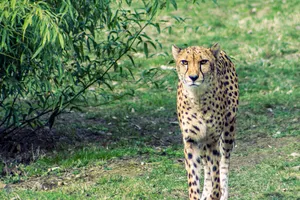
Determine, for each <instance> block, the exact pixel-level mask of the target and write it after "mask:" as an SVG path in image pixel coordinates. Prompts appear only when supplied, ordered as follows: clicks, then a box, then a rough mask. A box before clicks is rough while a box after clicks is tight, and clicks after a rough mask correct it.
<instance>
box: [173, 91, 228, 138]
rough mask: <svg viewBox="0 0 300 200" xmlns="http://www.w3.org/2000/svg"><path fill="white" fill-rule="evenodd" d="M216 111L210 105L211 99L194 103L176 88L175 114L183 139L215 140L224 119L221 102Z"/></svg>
mask: <svg viewBox="0 0 300 200" xmlns="http://www.w3.org/2000/svg"><path fill="white" fill-rule="evenodd" d="M217 103H218V104H220V105H218V108H220V109H218V111H217V110H216V109H215V108H214V106H215V107H216V105H214V106H213V105H211V101H209V100H208V101H202V102H201V103H200V104H194V103H193V101H192V100H191V99H190V98H189V97H188V95H186V94H185V93H184V91H182V88H181V87H179V88H178V96H177V114H178V119H179V123H180V128H181V131H182V134H183V138H184V139H185V140H192V141H200V142H205V143H210V142H212V141H216V140H217V139H218V138H219V136H220V134H221V133H222V131H223V126H224V120H223V112H222V108H223V106H222V105H221V102H214V104H217Z"/></svg>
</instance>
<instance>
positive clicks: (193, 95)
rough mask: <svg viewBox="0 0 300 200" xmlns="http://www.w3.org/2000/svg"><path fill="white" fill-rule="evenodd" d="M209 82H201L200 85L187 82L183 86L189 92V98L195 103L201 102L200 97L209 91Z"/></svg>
mask: <svg viewBox="0 0 300 200" xmlns="http://www.w3.org/2000/svg"><path fill="white" fill-rule="evenodd" d="M207 87H208V86H207V84H206V83H201V84H200V85H192V86H191V85H189V84H187V83H183V88H184V90H185V91H186V93H187V96H188V98H189V99H190V100H191V102H192V103H194V104H199V101H200V97H201V96H203V95H204V93H205V92H206V91H207Z"/></svg>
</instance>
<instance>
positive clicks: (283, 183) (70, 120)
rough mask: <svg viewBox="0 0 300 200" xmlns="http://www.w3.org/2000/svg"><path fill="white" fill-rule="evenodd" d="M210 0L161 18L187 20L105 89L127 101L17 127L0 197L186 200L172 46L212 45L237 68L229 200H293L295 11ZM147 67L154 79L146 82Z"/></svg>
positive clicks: (3, 150) (298, 75)
mask: <svg viewBox="0 0 300 200" xmlns="http://www.w3.org/2000/svg"><path fill="white" fill-rule="evenodd" d="M218 3H219V4H218V5H215V4H214V3H213V2H212V1H205V3H202V2H200V3H199V4H197V5H193V6H191V5H187V4H185V3H184V2H182V3H178V10H177V11H164V12H163V13H160V14H161V15H162V16H163V18H166V19H168V18H170V17H171V16H177V15H178V16H183V17H186V18H188V19H187V21H186V24H174V25H173V29H172V32H171V33H170V34H169V33H162V34H161V35H159V36H157V38H159V39H160V40H162V41H163V46H164V47H163V49H162V50H161V51H158V52H156V54H155V55H154V56H153V57H151V59H146V58H145V57H141V56H140V55H137V54H135V55H133V57H134V58H135V59H136V65H137V69H132V71H133V72H134V74H135V76H136V79H135V80H130V79H127V80H126V82H125V84H121V83H122V82H121V83H119V84H115V85H114V91H121V90H125V89H131V90H134V91H135V95H134V96H128V97H125V98H123V99H121V100H117V101H115V102H113V103H111V104H109V105H104V106H100V107H86V108H84V109H83V111H82V112H78V111H76V112H75V111H72V112H71V111H70V112H66V113H64V114H63V115H61V116H60V117H59V119H58V120H57V122H56V123H55V126H54V127H53V129H52V130H49V129H47V128H45V129H41V130H39V131H37V132H36V133H35V134H32V133H30V132H29V131H28V130H24V131H23V132H20V133H19V134H18V135H16V136H14V137H13V138H10V139H8V140H6V141H2V142H1V143H0V156H1V161H2V162H1V163H0V171H1V172H2V174H1V177H0V188H1V190H0V199H187V194H188V191H187V181H186V174H185V169H184V163H183V158H184V156H183V145H182V141H181V135H180V131H179V127H178V123H177V118H176V113H175V112H176V82H177V77H176V73H175V72H174V71H173V70H172V66H173V65H172V64H169V61H170V60H172V58H171V54H170V51H171V45H172V44H174V43H175V44H176V45H178V46H180V47H182V46H185V44H186V45H188V46H190V45H204V46H207V47H208V46H210V45H211V44H212V43H215V42H219V44H220V45H221V48H222V49H224V50H225V51H226V53H227V54H229V55H230V56H231V57H232V60H233V62H234V63H235V65H236V68H237V73H238V76H239V83H240V92H241V94H240V109H239V112H238V118H237V127H238V128H237V141H236V146H235V149H234V152H233V154H232V159H231V171H230V181H229V193H230V199H238V200H240V199H245V200H247V199H251V200H252V199H259V200H261V199H272V200H279V199H282V200H285V199H297V200H298V199H299V196H300V192H299V191H300V187H299V185H300V172H299V166H300V153H299V152H300V145H299V144H300V132H299V130H300V125H299V124H300V84H299V80H300V72H299V58H300V54H299V46H300V44H299V35H300V34H299V31H300V23H299V19H300V16H299V12H298V10H299V9H300V7H299V6H300V5H299V3H298V2H297V1H272V2H271V1H251V2H246V3H245V2H241V1H230V2H227V3H226V2H221V1H220V2H218ZM186 10H189V12H186ZM199 10H201V12H200V13H199ZM212 13H213V14H212ZM184 26H187V28H186V31H185V32H184ZM197 26H199V27H198V29H197V31H196V28H197ZM191 34H193V35H192V36H193V37H191ZM164 52H168V53H169V55H167V54H166V53H164ZM162 55H165V56H162ZM120 64H122V65H125V66H126V67H130V61H126V60H123V61H122V63H120ZM149 69H155V70H156V71H157V72H159V73H160V76H155V77H154V79H152V80H151V81H150V79H147V77H145V73H144V72H148V70H149ZM155 70H152V71H155ZM115 73H118V72H115ZM123 73H126V72H123ZM128 74H129V72H128ZM140 77H143V78H144V79H142V81H139V82H136V80H139V78H140ZM116 82H117V81H116ZM117 83H118V82H117ZM124 85H126V88H125V87H124Z"/></svg>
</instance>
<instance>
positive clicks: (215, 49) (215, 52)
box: [210, 43, 221, 59]
mask: <svg viewBox="0 0 300 200" xmlns="http://www.w3.org/2000/svg"><path fill="white" fill-rule="evenodd" d="M210 51H211V52H212V54H213V55H214V56H215V58H216V59H218V58H219V55H220V51H221V48H220V45H219V44H218V43H216V44H214V45H212V47H210Z"/></svg>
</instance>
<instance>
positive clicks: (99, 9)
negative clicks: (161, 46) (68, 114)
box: [0, 0, 176, 138]
mask: <svg viewBox="0 0 300 200" xmlns="http://www.w3.org/2000/svg"><path fill="white" fill-rule="evenodd" d="M169 4H172V5H173V6H174V8H176V3H175V1H173V0H171V1H168V0H167V1H159V0H155V1H149V2H146V1H141V2H139V5H138V6H139V8H138V9H133V8H132V5H131V1H130V0H126V1H125V2H122V1H120V2H119V3H113V1H110V0H76V1H75V0H59V1H58V0H45V1H31V0H11V1H5V0H1V2H0V37H1V38H0V65H1V66H2V67H1V69H0V90H1V93H0V107H1V110H0V119H1V121H0V138H4V137H5V136H7V135H8V134H10V133H13V132H15V131H17V130H19V129H20V128H23V127H25V126H28V125H29V126H30V127H31V128H32V129H33V130H34V129H36V128H38V127H41V126H44V125H49V126H50V127H51V126H52V125H53V123H54V120H55V117H56V116H57V115H59V114H60V113H61V112H62V111H63V110H65V109H66V108H70V109H74V108H79V107H80V105H78V101H76V100H78V99H81V100H84V99H85V96H86V95H87V93H90V94H92V93H94V94H93V95H94V96H95V97H99V95H101V94H95V92H94V91H93V90H87V89H88V88H89V87H91V86H92V85H95V84H97V85H100V86H101V87H102V86H103V85H105V86H106V87H107V88H108V89H109V88H110V85H109V80H110V76H109V73H110V71H111V70H112V69H117V68H118V67H119V66H118V62H117V61H118V60H120V59H121V58H123V57H124V58H125V57H127V59H128V60H130V61H131V62H132V64H133V65H134V60H133V58H132V57H131V56H130V53H129V52H132V51H136V48H138V47H140V48H142V49H143V50H144V53H145V54H146V56H148V45H151V46H153V47H154V48H156V46H157V44H158V43H157V42H153V40H152V38H151V37H150V36H148V35H147V33H146V32H145V31H144V30H145V28H146V27H147V26H153V27H154V28H155V29H156V30H157V31H158V32H160V27H159V24H157V23H153V18H154V17H155V16H156V13H157V11H158V10H160V9H163V8H164V7H166V6H168V5H169ZM102 88H103V87H102ZM104 93H105V89H104V90H103V94H104ZM42 116H44V117H42ZM45 116H47V117H45ZM41 119H43V120H41Z"/></svg>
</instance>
